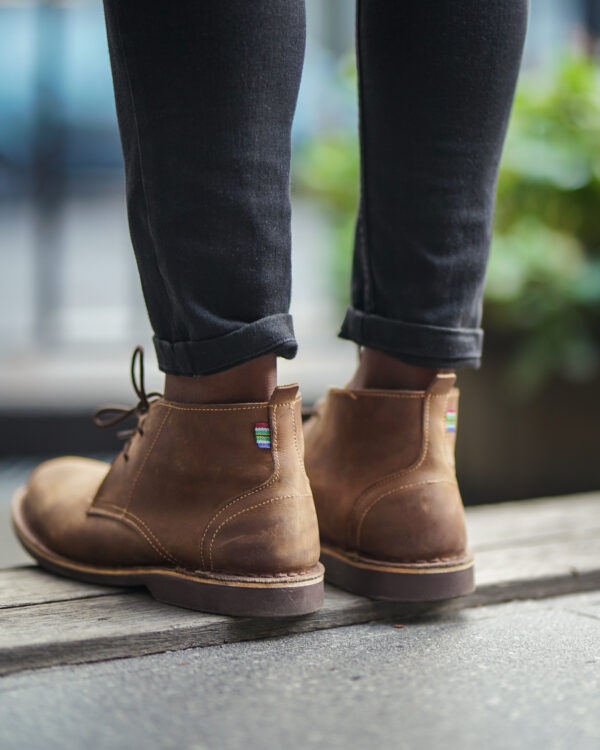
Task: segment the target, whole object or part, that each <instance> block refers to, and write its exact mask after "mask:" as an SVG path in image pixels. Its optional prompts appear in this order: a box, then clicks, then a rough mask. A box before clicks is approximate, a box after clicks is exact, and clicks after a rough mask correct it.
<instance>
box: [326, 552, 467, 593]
mask: <svg viewBox="0 0 600 750" xmlns="http://www.w3.org/2000/svg"><path fill="white" fill-rule="evenodd" d="M321 562H322V563H323V564H324V565H325V579H326V580H327V581H328V582H329V583H333V584H334V585H335V586H339V587H340V588H343V589H346V591H351V592H352V593H353V594H360V595H361V596H367V597H369V598H370V599H388V600H392V601H400V602H426V601H438V600H441V599H453V598H454V597H457V596H464V595H465V594H470V593H471V592H472V591H474V590H475V569H474V564H473V558H472V557H470V556H466V557H465V558H464V559H462V560H457V561H452V562H439V563H438V562H435V563H408V564H407V563H391V562H386V561H383V560H370V559H367V558H363V557H360V556H359V555H352V554H349V553H345V552H343V551H342V550H338V549H334V548H332V547H328V546H327V545H324V544H321Z"/></svg>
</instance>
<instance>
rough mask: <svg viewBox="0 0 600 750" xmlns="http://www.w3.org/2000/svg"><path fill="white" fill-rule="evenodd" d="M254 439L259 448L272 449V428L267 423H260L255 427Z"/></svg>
mask: <svg viewBox="0 0 600 750" xmlns="http://www.w3.org/2000/svg"><path fill="white" fill-rule="evenodd" d="M254 437H255V438H256V445H258V447H259V448H270V447H271V428H270V427H269V425H268V424H267V423H266V422H258V423H257V424H255V425H254Z"/></svg>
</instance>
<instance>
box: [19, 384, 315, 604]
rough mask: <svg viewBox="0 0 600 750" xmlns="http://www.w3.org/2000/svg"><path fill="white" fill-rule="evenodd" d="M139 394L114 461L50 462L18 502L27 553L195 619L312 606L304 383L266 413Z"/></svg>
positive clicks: (260, 406) (259, 407)
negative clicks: (200, 614)
mask: <svg viewBox="0 0 600 750" xmlns="http://www.w3.org/2000/svg"><path fill="white" fill-rule="evenodd" d="M135 387H136V391H137V393H138V395H139V396H140V404H138V407H137V409H136V410H135V411H136V412H137V414H138V419H139V424H138V429H137V430H135V431H134V434H133V436H132V437H131V438H130V441H129V443H128V444H127V446H126V447H125V449H124V451H123V452H122V453H120V454H119V455H118V456H117V458H116V459H115V460H114V462H113V463H112V465H110V466H109V465H108V464H106V463H103V462H101V461H95V460H92V459H85V458H75V457H65V458H58V459H54V460H51V461H46V462H45V463H43V464H41V465H40V466H38V467H37V469H35V471H34V472H33V474H32V475H31V477H30V479H29V482H28V484H27V486H26V487H24V488H23V489H22V490H21V491H19V492H18V493H17V495H16V496H15V498H14V501H13V521H14V525H15V528H16V531H17V535H18V536H19V539H20V540H21V542H22V544H23V545H24V546H25V548H26V549H27V550H28V552H29V553H30V554H32V555H33V557H34V558H35V559H36V560H38V562H39V563H40V565H42V566H43V567H44V568H47V569H49V570H51V571H54V572H56V573H61V574H63V575H66V576H70V577H72V578H77V579H80V580H83V581H91V582H94V583H101V584H111V585H112V584H118V585H126V586H127V585H133V586H139V585H144V586H146V587H147V588H148V589H149V591H150V593H151V594H152V595H153V596H154V597H155V598H157V599H160V600H161V601H164V602H168V603H171V604H177V605H180V606H183V607H190V608H192V609H201V610H205V611H209V612H218V613H222V614H231V615H258V616H266V617H270V616H287V615H299V614H304V613H307V612H312V611H314V610H316V609H318V607H319V606H320V605H321V602H322V597H323V567H322V565H321V564H320V563H319V562H318V560H319V536H318V527H317V519H316V515H315V508H314V504H313V499H312V495H311V491H310V486H309V483H308V480H307V477H306V473H305V471H304V464H303V440H302V430H301V413H300V397H299V395H298V387H297V386H296V385H292V386H286V387H283V388H277V389H276V390H275V392H274V393H273V396H272V397H271V399H270V401H268V402H266V403H244V404H222V405H219V404H210V405H209V404H202V405H191V404H181V403H174V402H169V401H166V400H164V399H163V398H160V397H159V394H151V395H150V397H149V396H147V395H146V394H145V393H144V390H143V385H142V384H140V386H138V385H135ZM113 411H115V410H113ZM117 419H118V417H117ZM117 419H113V420H111V422H112V423H114V422H115V421H117Z"/></svg>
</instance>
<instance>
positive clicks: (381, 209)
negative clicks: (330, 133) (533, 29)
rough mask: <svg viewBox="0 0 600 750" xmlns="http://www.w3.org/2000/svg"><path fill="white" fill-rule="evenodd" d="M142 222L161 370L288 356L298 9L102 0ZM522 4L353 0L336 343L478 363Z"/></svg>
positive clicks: (406, 357)
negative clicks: (354, 55)
mask: <svg viewBox="0 0 600 750" xmlns="http://www.w3.org/2000/svg"><path fill="white" fill-rule="evenodd" d="M105 10H106V19H107V27H108V40H109V48H110V54H111V61H112V68H113V77H114V83H115V95H116V101H117V112H118V118H119V126H120V131H121V139H122V144H123V151H124V155H125V166H126V177H127V201H128V212H129V223H130V229H131V236H132V240H133V246H134V249H135V253H136V257H137V262H138V267H139V271H140V276H141V280H142V286H143V290H144V296H145V299H146V305H147V307H148V311H149V314H150V320H151V323H152V327H153V329H154V332H155V339H154V340H155V345H156V351H157V355H158V362H159V366H160V368H161V369H162V370H163V371H164V372H167V373H175V374H179V375H200V374H208V373H213V372H218V371H219V370H223V369H226V368H228V367H231V366H233V365H236V364H240V363H242V362H244V361H247V360H250V359H252V358H254V357H257V356H260V355H261V354H265V353H267V352H273V353H276V354H278V355H280V356H282V357H287V358H291V357H293V356H294V355H295V353H296V349H297V344H296V340H295V338H294V331H293V326H292V319H291V316H290V315H289V313H288V307H289V300H290V269H291V266H290V201H289V163H290V130H291V123H292V118H293V115H294V109H295V106H296V97H297V92H298V86H299V82H300V76H301V71H302V64H303V58H304V44H305V16H304V3H303V1H302V0H176V2H166V0H154V1H153V2H150V3H148V2H146V1H145V0H126V2H125V1H123V0H105ZM526 22H527V0H493V2H490V0H404V1H403V0H358V7H357V48H358V50H357V51H358V67H359V104H360V145H361V159H362V168H361V172H362V174H361V198H360V206H359V211H358V220H357V229H356V242H355V253H354V267H353V282H352V305H351V306H350V307H349V308H348V311H347V314H346V317H345V320H344V322H343V325H342V329H341V333H340V335H341V336H342V337H344V338H347V339H351V340H352V341H355V342H357V343H358V344H361V345H364V346H368V347H371V348H374V349H378V350H381V351H384V352H387V353H388V354H391V355H394V356H396V357H398V358H399V359H401V360H403V361H405V362H408V363H412V364H417V365H425V366H432V367H460V366H464V365H472V366H477V365H478V364H479V359H480V356H481V345H482V331H481V329H480V327H479V326H480V318H481V298H482V292H483V284H484V276H485V269H486V264H487V256H488V248H489V241H490V231H491V222H492V215H493V209H494V198H495V188H496V178H497V171H498V162H499V159H500V154H501V149H502V144H503V140H504V135H505V131H506V125H507V121H508V117H509V113H510V108H511V104H512V98H513V93H514V87H515V82H516V78H517V72H518V68H519V63H520V58H521V51H522V46H523V40H524V35H525V27H526Z"/></svg>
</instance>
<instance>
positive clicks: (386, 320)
mask: <svg viewBox="0 0 600 750" xmlns="http://www.w3.org/2000/svg"><path fill="white" fill-rule="evenodd" d="M527 9H528V3H527V0H495V1H494V2H492V3H490V2H488V1H487V0H460V2H456V0H436V2H432V1H431V0H427V1H426V2H423V0H409V1H408V2H395V1H394V0H358V2H357V54H358V66H359V106H360V140H361V159H362V166H361V198H360V206H359V214H358V219H357V225H356V242H355V252H354V266H353V283H352V305H351V306H350V307H349V308H348V311H347V314H346V317H345V320H344V323H343V326H342V330H341V333H340V335H341V336H342V337H343V338H347V339H351V340H353V341H356V342H357V343H358V344H361V345H364V346H368V347H370V348H373V349H378V350H381V351H384V352H386V353H388V354H391V355H393V356H397V357H398V358H399V359H401V360H403V361H405V362H408V363H409V364H415V365H422V366H429V367H459V366H464V365H471V366H478V364H479V361H480V356H481V347H482V338H483V333H482V330H481V328H480V322H481V300H482V294H483V286H484V278H485V271H486V266H487V258H488V252H489V243H490V235H491V225H492V217H493V210H494V202H495V192H496V180H497V173H498V164H499V161H500V155H501V151H502V145H503V142H504V136H505V132H506V126H507V123H508V118H509V114H510V110H511V106H512V100H513V95H514V89H515V84H516V80H517V74H518V70H519V65H520V60H521V53H522V48H523V42H524V37H525V30H526V25H527Z"/></svg>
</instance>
